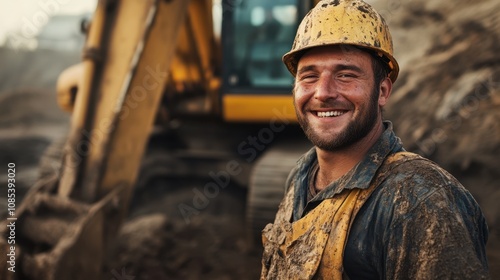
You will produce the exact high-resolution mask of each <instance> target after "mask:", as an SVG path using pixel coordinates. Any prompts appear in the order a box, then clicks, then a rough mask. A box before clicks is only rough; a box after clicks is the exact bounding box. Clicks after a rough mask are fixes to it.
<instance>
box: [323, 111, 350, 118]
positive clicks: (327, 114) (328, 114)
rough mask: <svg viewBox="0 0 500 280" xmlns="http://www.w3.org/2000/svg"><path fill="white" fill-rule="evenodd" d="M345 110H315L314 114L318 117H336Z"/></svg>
mask: <svg viewBox="0 0 500 280" xmlns="http://www.w3.org/2000/svg"><path fill="white" fill-rule="evenodd" d="M345 113H346V112H345V111H328V112H319V111H318V112H316V115H317V116H318V117H320V118H329V117H338V116H342V115H343V114H345Z"/></svg>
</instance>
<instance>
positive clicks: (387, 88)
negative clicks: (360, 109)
mask: <svg viewBox="0 0 500 280" xmlns="http://www.w3.org/2000/svg"><path fill="white" fill-rule="evenodd" d="M379 87H380V88H379V90H380V94H379V96H378V105H379V106H380V107H384V106H385V104H387V101H388V100H389V97H390V96H391V93H392V81H391V79H389V77H387V78H385V79H384V80H383V81H382V82H381V83H380V85H379Z"/></svg>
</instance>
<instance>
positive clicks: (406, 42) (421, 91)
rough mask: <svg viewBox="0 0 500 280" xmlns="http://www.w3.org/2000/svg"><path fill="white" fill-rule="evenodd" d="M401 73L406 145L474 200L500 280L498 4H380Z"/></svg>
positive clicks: (400, 129) (395, 110)
mask: <svg viewBox="0 0 500 280" xmlns="http://www.w3.org/2000/svg"><path fill="white" fill-rule="evenodd" d="M376 6H377V7H378V9H379V10H381V11H383V12H385V14H386V17H387V18H388V23H389V25H390V27H391V28H392V30H393V37H394V38H393V39H394V43H395V48H396V55H397V58H401V59H400V61H401V68H402V71H401V74H400V77H399V80H398V81H397V82H396V84H395V89H394V91H393V96H392V97H391V101H390V105H389V108H387V112H386V118H388V119H390V120H392V121H393V122H394V126H395V129H396V132H397V134H398V135H399V136H400V137H401V138H402V140H403V142H404V143H405V147H406V148H407V149H409V150H411V151H415V152H418V153H420V154H422V155H424V156H426V157H428V158H430V159H432V160H434V161H436V162H438V163H439V164H440V165H442V166H443V167H445V168H446V169H447V170H449V171H450V172H451V173H452V174H454V175H455V176H456V177H457V178H458V179H459V180H461V182H462V183H463V184H464V185H465V187H466V188H468V189H469V190H470V191H471V193H472V194H473V195H474V197H475V198H476V200H477V201H478V202H479V204H480V205H481V208H482V209H483V211H484V213H485V216H486V219H487V221H488V225H489V227H490V240H489V243H488V256H489V261H490V266H491V270H492V277H493V278H494V279H495V278H500V207H498V200H499V199H500V187H499V186H500V165H499V163H500V161H499V158H500V83H499V81H500V53H499V52H498V50H500V20H499V18H498V11H499V10H500V2H498V1H496V0H481V1H468V0H458V1H453V2H450V1H440V2H437V1H422V0H417V1H400V2H398V4H397V5H396V4H395V2H394V1H387V2H386V1H379V2H377V4H376Z"/></svg>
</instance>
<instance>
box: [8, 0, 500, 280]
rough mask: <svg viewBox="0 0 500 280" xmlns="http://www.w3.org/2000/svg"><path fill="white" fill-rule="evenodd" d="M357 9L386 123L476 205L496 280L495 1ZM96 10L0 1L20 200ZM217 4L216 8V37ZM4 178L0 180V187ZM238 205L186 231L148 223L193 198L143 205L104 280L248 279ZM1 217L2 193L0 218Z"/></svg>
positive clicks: (498, 136) (57, 130)
mask: <svg viewBox="0 0 500 280" xmlns="http://www.w3.org/2000/svg"><path fill="white" fill-rule="evenodd" d="M367 2H368V3H370V4H372V5H373V6H375V8H376V9H377V10H378V11H379V12H380V13H381V14H382V15H383V16H384V17H385V19H386V21H387V23H388V24H389V26H390V28H391V32H392V35H393V40H394V45H395V56H396V58H397V59H398V61H399V63H400V68H401V73H400V76H399V79H398V81H397V82H396V84H395V88H394V91H393V95H392V97H391V100H390V104H389V106H388V107H387V108H386V112H385V117H386V118H387V119H389V120H391V121H393V123H394V127H395V131H396V134H397V135H398V136H400V137H401V138H402V140H403V142H404V144H405V147H406V148H407V150H410V151H413V152H417V153H420V154H421V155H423V156H425V157H428V158H430V159H432V160H434V161H436V162H438V163H439V164H440V165H441V166H443V167H444V168H445V169H447V170H448V171H450V173H452V174H453V175H454V176H456V177H457V178H458V179H459V180H460V181H461V182H462V183H463V185H464V186H465V187H466V188H467V189H468V190H469V191H470V192H471V193H472V194H473V195H474V197H475V199H476V200H477V201H478V202H479V204H480V205H481V207H482V209H483V212H484V214H485V216H486V219H487V221H488V225H489V227H490V236H489V241H488V247H487V250H488V251H487V254H488V257H489V263H490V270H491V273H492V278H493V279H500V203H499V202H500V18H499V17H498V15H499V13H500V2H499V1H497V0H477V1H472V0H453V1H450V0H446V1H424V0H370V1H367ZM95 5H96V1H90V0H85V1H83V0H80V1H77V0H65V1H62V0H61V1H57V0H52V1H50V0H45V1H44V0H19V1H10V0H0V162H1V163H2V166H6V164H7V163H8V162H15V163H16V166H17V172H16V173H17V176H16V178H17V191H18V193H19V194H20V195H21V196H22V195H24V194H25V193H26V191H27V190H28V189H29V188H30V187H31V186H32V185H33V184H34V183H35V182H36V180H37V178H38V176H39V170H38V165H39V161H40V158H41V156H42V154H43V153H44V151H45V150H46V149H47V147H49V146H50V144H51V143H53V142H54V141H60V140H61V139H64V137H65V135H66V133H67V131H68V128H69V120H70V115H69V114H68V113H65V112H63V111H62V110H61V109H59V107H58V105H57V101H56V92H55V84H56V81H57V77H58V75H59V74H60V73H61V72H62V71H63V70H64V69H66V68H67V67H69V66H71V65H73V64H75V63H78V62H79V61H80V59H81V51H82V48H83V44H84V39H85V38H84V35H83V34H82V32H81V31H80V30H81V26H82V22H85V21H88V20H90V18H91V15H92V12H93V10H94V8H95ZM220 5H221V4H220V1H214V25H215V27H214V28H215V29H216V30H218V31H217V32H218V33H220V16H221V14H222V13H221V10H220V8H221V7H220ZM241 140H245V138H242V139H241ZM6 178H7V175H6V174H5V173H4V172H3V171H2V172H0V181H1V182H6ZM189 189H191V188H189ZM246 195H247V194H246V192H245V191H243V190H239V189H238V190H229V191H225V192H224V193H222V194H221V195H219V196H218V197H217V198H216V199H217V203H212V204H211V207H212V205H214V206H213V207H214V208H213V209H212V208H211V209H212V210H209V211H206V212H204V213H203V214H204V215H206V216H204V218H200V219H197V220H195V221H194V222H193V223H191V224H185V223H178V222H175V221H173V220H171V219H169V217H168V215H160V214H157V212H162V211H157V210H158V209H160V208H162V207H164V206H165V205H167V204H169V203H172V204H175V203H177V202H176V201H177V200H176V199H185V198H186V197H187V198H188V199H189V198H190V197H191V196H192V194H191V193H185V192H182V191H181V192H176V193H174V194H172V193H170V194H168V196H167V197H163V196H165V194H162V193H161V192H160V193H158V192H153V193H150V194H147V195H144V196H143V197H141V199H142V200H140V201H142V202H143V203H144V204H147V207H136V208H133V211H132V212H131V217H130V221H129V222H127V223H126V224H125V226H124V229H123V230H122V232H121V233H120V234H121V235H120V239H119V245H118V248H119V249H118V250H117V253H116V254H115V255H114V257H113V258H111V260H110V261H109V262H110V263H109V264H108V266H109V267H110V271H111V272H110V273H111V274H110V278H111V277H113V275H115V274H113V273H112V272H113V271H115V272H116V271H121V269H122V268H125V269H126V270H127V271H128V273H130V275H134V276H137V278H136V279H148V277H149V279H200V278H201V277H204V278H210V279H256V278H258V275H259V273H260V253H261V252H260V248H259V247H258V246H248V245H247V243H246V241H245V240H246V238H245V234H244V230H243V223H244V211H245V206H244V204H245V201H246ZM6 209H7V202H6V192H5V193H1V194H0V212H1V213H2V216H3V215H5V213H4V211H6ZM172 211H174V210H172ZM163 212H164V211H163ZM155 213H156V214H155ZM146 214H147V215H146ZM141 216H142V217H143V218H142V219H137V217H141ZM144 228H147V229H149V230H148V231H141V234H138V232H137V230H138V229H144ZM144 232H146V233H144ZM138 236H140V237H138ZM131 240H136V241H134V242H132V241H131ZM215 255H217V256H218V257H214V256H215Z"/></svg>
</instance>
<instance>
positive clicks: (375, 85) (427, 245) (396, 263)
mask: <svg viewBox="0 0 500 280" xmlns="http://www.w3.org/2000/svg"><path fill="white" fill-rule="evenodd" d="M283 61H284V63H285V65H286V66H287V68H288V69H289V71H290V72H291V73H292V75H294V76H295V88H294V104H295V110H296V114H297V118H298V120H299V123H300V125H301V127H302V129H303V130H304V132H305V134H306V135H307V137H308V138H309V140H310V141H311V142H312V143H313V144H314V145H315V147H314V148H313V149H312V150H311V151H309V152H308V153H306V154H305V155H304V156H303V157H302V158H301V159H300V160H299V162H298V165H297V167H296V168H295V169H294V170H293V171H292V172H291V174H290V176H289V179H288V182H287V186H286V187H287V191H286V194H285V197H284V199H283V201H282V203H281V204H280V207H279V210H278V213H277V214H276V219H275V221H274V223H273V224H269V225H267V226H266V228H265V229H264V231H263V243H264V254H263V260H262V265H263V268H262V274H261V278H262V279H342V278H344V279H483V278H488V264H487V261H486V254H485V244H486V241H487V236H488V229H487V225H486V222H485V219H484V216H483V214H482V212H481V209H480V208H479V206H478V204H477V203H476V201H475V200H474V198H473V197H472V195H471V194H470V193H469V192H468V191H467V190H466V189H465V188H464V187H463V186H462V185H461V184H460V183H459V182H458V181H457V180H456V179H455V178H454V177H453V176H451V175H450V174H449V173H447V172H446V171H445V170H443V169H442V168H440V167H439V166H437V165H436V164H435V163H433V162H431V161H429V160H427V159H425V158H422V157H420V156H418V155H416V154H413V153H409V152H406V151H405V150H404V148H403V146H402V143H401V141H400V139H399V138H398V137H397V136H396V135H395V134H394V132H393V130H392V124H391V123H390V122H389V121H384V120H383V116H382V108H383V107H384V106H385V105H386V103H387V102H388V100H389V97H390V95H391V91H392V84H393V83H394V82H395V81H396V79H397V76H398V72H399V68H398V64H397V61H396V60H395V58H394V57H393V48H392V39H391V35H390V33H389V29H388V27H387V25H386V23H385V22H384V20H383V19H382V17H381V16H380V15H379V14H378V13H377V12H376V11H375V10H374V9H373V8H372V7H371V6H369V5H368V4H366V3H364V2H362V1H359V0H336V1H321V2H320V3H319V4H318V5H317V6H316V7H315V8H314V9H313V10H311V11H310V12H309V13H308V14H307V15H306V17H305V18H304V19H303V21H302V23H301V25H300V26H299V29H298V31H297V35H296V38H295V42H294V44H293V46H292V50H291V51H290V52H288V53H287V54H285V56H284V57H283Z"/></svg>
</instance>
